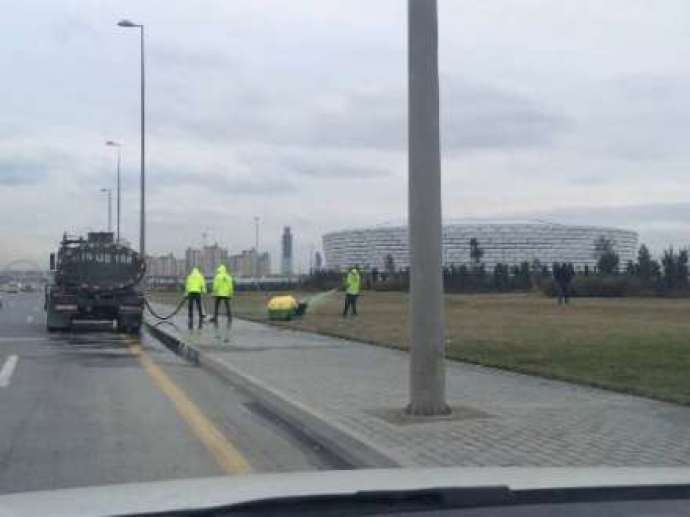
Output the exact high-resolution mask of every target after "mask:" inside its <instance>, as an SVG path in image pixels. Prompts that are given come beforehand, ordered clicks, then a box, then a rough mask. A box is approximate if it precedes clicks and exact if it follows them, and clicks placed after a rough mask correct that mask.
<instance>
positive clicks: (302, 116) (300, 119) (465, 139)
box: [161, 72, 569, 151]
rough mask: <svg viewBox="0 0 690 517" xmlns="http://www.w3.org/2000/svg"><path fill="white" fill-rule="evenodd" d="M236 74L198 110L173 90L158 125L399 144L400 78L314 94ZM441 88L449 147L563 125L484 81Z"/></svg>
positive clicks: (499, 142)
mask: <svg viewBox="0 0 690 517" xmlns="http://www.w3.org/2000/svg"><path fill="white" fill-rule="evenodd" d="M239 75H240V76H241V77H242V78H241V79H240V84H239V85H233V86H232V87H230V88H229V89H228V91H227V92H225V93H226V95H215V94H212V95H211V98H213V99H214V101H215V102H216V103H217V105H216V108H215V109H213V110H205V109H199V107H200V105H203V103H204V102H205V101H204V100H200V99H195V98H194V96H193V94H191V96H190V93H189V92H188V93H187V94H184V93H183V94H181V95H182V98H181V99H179V100H180V103H179V104H178V106H177V109H176V111H175V113H168V114H167V115H161V116H163V117H164V120H165V123H164V124H163V126H164V127H165V131H171V130H177V131H178V132H181V133H184V134H188V135H194V136H195V137H197V138H199V137H202V138H204V139H211V140H215V141H219V140H226V141H232V142H252V143H261V144H265V145H280V146H302V147H309V146H318V147H325V148H364V149H389V150H398V151H402V150H404V149H405V148H406V146H407V140H406V138H407V94H406V90H405V88H406V85H405V83H404V82H403V81H401V83H399V84H392V83H388V84H387V85H384V86H377V87H375V88H371V87H356V86H351V87H350V88H348V89H339V90H336V91H331V92H328V93H323V92H322V93H321V94H319V93H315V94H314V95H309V88H308V87H305V89H304V90H303V91H301V93H300V88H297V86H299V82H297V83H296V84H295V83H292V84H288V85H285V86H284V87H281V89H280V92H279V95H277V94H276V93H275V92H276V91H275V89H269V88H267V87H266V84H265V81H264V79H263V78H260V77H251V76H249V77H247V76H245V75H244V74H242V72H240V74H239ZM178 93H179V92H178ZM441 93H442V95H441V124H442V125H441V136H442V140H443V146H444V149H446V150H449V151H457V150H462V149H473V148H481V149H489V148H495V149H500V148H512V147H524V146H541V145H546V144H548V143H549V142H551V141H552V140H553V139H554V138H555V137H556V136H558V135H559V134H560V133H561V132H562V131H563V130H564V129H566V128H567V127H568V124H569V123H568V120H567V118H566V116H565V115H563V114H561V113H558V112H554V111H552V110H549V109H547V108H546V107H544V106H541V105H540V104H539V103H538V102H536V101H534V100H532V99H529V98H527V97H524V96H522V95H519V94H516V93H511V92H507V91H503V90H501V89H500V88H497V87H494V86H491V85H488V84H475V83H470V82H464V81H460V80H456V79H450V78H448V79H446V80H445V82H444V83H443V84H442V92H441ZM171 95H172V93H171Z"/></svg>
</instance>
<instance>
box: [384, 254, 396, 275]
mask: <svg viewBox="0 0 690 517" xmlns="http://www.w3.org/2000/svg"><path fill="white" fill-rule="evenodd" d="M383 268H384V269H385V270H386V273H388V274H390V275H392V274H393V273H395V259H394V258H393V254H392V253H389V254H388V255H386V258H385V260H384V265H383Z"/></svg>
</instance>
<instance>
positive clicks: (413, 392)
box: [407, 0, 450, 416]
mask: <svg viewBox="0 0 690 517" xmlns="http://www.w3.org/2000/svg"><path fill="white" fill-rule="evenodd" d="M407 9H408V11H407V27H408V29H407V30H408V50H407V52H408V54H407V57H408V67H407V80H408V126H409V131H408V139H409V140H408V168H409V172H408V176H409V177H408V202H409V208H408V210H409V223H408V224H409V242H410V301H409V314H410V317H409V325H410V327H409V332H410V404H409V405H408V407H407V412H408V413H409V414H412V415H420V416H421V415H439V414H447V413H449V412H450V409H449V408H448V405H447V404H446V393H445V363H444V361H445V354H444V346H445V345H444V336H443V331H444V329H443V327H444V322H443V308H444V307H443V278H442V276H441V275H442V273H441V266H442V265H441V149H440V141H439V88H438V14H437V5H436V0H408V2H407Z"/></svg>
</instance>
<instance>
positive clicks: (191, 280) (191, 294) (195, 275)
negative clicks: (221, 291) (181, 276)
mask: <svg viewBox="0 0 690 517" xmlns="http://www.w3.org/2000/svg"><path fill="white" fill-rule="evenodd" d="M184 290H185V294H186V295H187V309H188V313H189V324H190V325H192V323H193V321H194V304H195V303H196V307H197V309H198V310H199V325H201V322H202V320H203V318H204V315H203V313H202V312H201V295H202V293H205V292H206V279H205V278H204V275H202V274H201V271H199V268H198V267H195V268H192V271H191V272H190V273H189V275H187V279H186V280H185V282H184Z"/></svg>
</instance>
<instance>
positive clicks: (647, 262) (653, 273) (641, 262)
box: [635, 244, 661, 282]
mask: <svg viewBox="0 0 690 517" xmlns="http://www.w3.org/2000/svg"><path fill="white" fill-rule="evenodd" d="M660 269H661V266H660V265H659V263H658V262H657V261H656V260H654V259H653V258H652V255H651V253H649V249H648V248H647V246H645V245H644V244H643V245H642V246H640V249H639V250H638V252H637V263H636V264H635V274H636V275H637V276H638V277H639V278H640V279H642V280H644V281H645V282H649V281H650V280H653V279H656V278H658V276H659V271H660Z"/></svg>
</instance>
